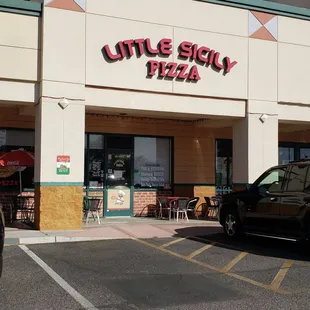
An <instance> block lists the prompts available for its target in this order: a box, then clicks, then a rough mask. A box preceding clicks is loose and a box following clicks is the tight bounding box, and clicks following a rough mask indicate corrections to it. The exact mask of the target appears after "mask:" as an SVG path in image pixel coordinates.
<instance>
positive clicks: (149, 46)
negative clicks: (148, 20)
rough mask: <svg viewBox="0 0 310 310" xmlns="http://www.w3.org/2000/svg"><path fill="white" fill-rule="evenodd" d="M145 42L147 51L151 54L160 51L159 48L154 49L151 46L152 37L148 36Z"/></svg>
mask: <svg viewBox="0 0 310 310" xmlns="http://www.w3.org/2000/svg"><path fill="white" fill-rule="evenodd" d="M145 44H146V49H147V51H148V52H149V53H150V54H155V55H156V54H158V53H159V50H158V49H153V48H152V46H151V40H150V38H147V39H146V40H145Z"/></svg>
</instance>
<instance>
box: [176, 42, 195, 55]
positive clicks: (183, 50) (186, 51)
mask: <svg viewBox="0 0 310 310" xmlns="http://www.w3.org/2000/svg"><path fill="white" fill-rule="evenodd" d="M192 45H193V43H191V42H187V41H183V42H182V43H181V44H180V47H179V48H180V54H179V55H180V56H181V57H185V58H187V57H191V56H192V54H193V51H192V49H191V47H192Z"/></svg>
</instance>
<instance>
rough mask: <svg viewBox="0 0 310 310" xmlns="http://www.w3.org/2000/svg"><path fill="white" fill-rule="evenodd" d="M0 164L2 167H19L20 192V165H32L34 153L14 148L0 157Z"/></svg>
mask: <svg viewBox="0 0 310 310" xmlns="http://www.w3.org/2000/svg"><path fill="white" fill-rule="evenodd" d="M0 165H1V166H3V167H7V166H14V167H20V169H19V183H20V184H19V185H20V192H21V191H22V176H21V171H22V170H21V167H33V166H34V155H33V153H30V152H27V151H23V150H15V151H11V152H8V153H5V154H4V155H2V156H1V157H0Z"/></svg>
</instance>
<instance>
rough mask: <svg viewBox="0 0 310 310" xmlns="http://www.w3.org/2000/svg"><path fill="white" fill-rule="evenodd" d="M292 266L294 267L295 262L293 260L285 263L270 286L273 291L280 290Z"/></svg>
mask: <svg viewBox="0 0 310 310" xmlns="http://www.w3.org/2000/svg"><path fill="white" fill-rule="evenodd" d="M292 265H293V261H291V260H287V261H285V263H284V264H283V265H282V267H281V269H280V270H279V272H278V273H277V275H276V276H275V278H274V279H273V281H272V282H271V284H270V286H271V287H272V288H273V289H279V288H280V286H281V283H282V281H283V280H284V278H285V276H286V274H287V273H288V271H289V269H290V268H291V267H292Z"/></svg>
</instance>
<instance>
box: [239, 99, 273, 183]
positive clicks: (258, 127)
mask: <svg viewBox="0 0 310 310" xmlns="http://www.w3.org/2000/svg"><path fill="white" fill-rule="evenodd" d="M252 103H253V102H252ZM270 104H276V103H272V102H271V103H270ZM277 164H278V117H277V115H276V114H272V113H248V114H247V116H246V117H245V118H244V119H242V120H240V121H238V122H237V123H236V124H235V126H234V128H233V183H234V184H237V185H238V184H247V183H253V182H254V181H255V180H256V179H257V177H259V176H260V175H261V174H262V173H263V172H264V171H265V170H267V169H268V168H270V167H272V166H274V165H277Z"/></svg>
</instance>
